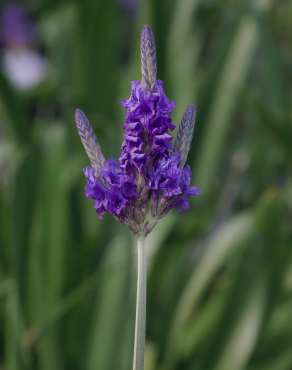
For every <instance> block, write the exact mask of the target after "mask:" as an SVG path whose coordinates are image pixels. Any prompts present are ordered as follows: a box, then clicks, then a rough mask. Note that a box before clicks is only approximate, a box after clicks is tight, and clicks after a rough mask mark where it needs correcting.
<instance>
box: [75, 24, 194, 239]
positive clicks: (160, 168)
mask: <svg viewBox="0 0 292 370" xmlns="http://www.w3.org/2000/svg"><path fill="white" fill-rule="evenodd" d="M141 71H142V82H139V81H132V91H131V95H130V98H129V99H128V100H122V101H121V104H122V105H123V107H125V108H126V109H127V111H126V120H125V123H124V125H123V129H124V130H125V131H126V133H125V134H124V142H123V144H122V152H121V155H120V158H119V163H118V161H117V160H116V159H114V158H110V159H108V160H107V161H106V165H104V164H102V165H100V161H101V159H102V158H103V156H102V153H101V151H100V152H99V150H100V147H99V144H98V142H97V140H96V138H95V136H94V134H93V131H92V128H91V126H90V124H89V122H88V120H87V119H86V117H85V115H84V114H83V113H82V114H81V113H79V114H78V117H77V118H78V122H77V127H78V131H79V134H80V136H81V139H82V143H83V144H84V147H85V149H86V151H87V153H88V156H89V158H90V160H91V162H92V165H93V166H94V170H92V169H91V168H90V167H87V168H86V169H85V170H84V173H85V175H86V178H87V181H88V184H87V185H86V187H85V192H86V193H85V195H86V196H87V197H88V198H92V199H94V200H95V204H94V205H95V208H96V212H98V213H101V217H102V214H103V213H104V212H109V213H111V214H112V215H113V216H114V217H115V218H117V219H118V220H119V221H120V222H123V223H124V224H125V225H126V226H127V227H128V229H129V230H130V231H131V232H132V233H133V234H137V233H138V232H144V233H145V234H148V233H149V232H151V230H152V229H153V227H154V226H155V225H156V223H157V222H158V220H159V219H161V218H162V217H164V216H165V215H166V214H167V213H168V211H169V210H170V209H172V208H173V207H176V206H178V211H179V213H182V212H183V210H186V211H187V210H188V209H189V203H188V198H189V196H191V195H197V194H200V193H201V190H200V189H198V188H197V187H196V186H191V185H190V183H191V170H190V166H186V167H185V168H183V167H184V164H185V162H186V160H187V155H188V152H189V149H190V143H191V139H192V135H193V130H194V124H195V116H196V110H195V107H194V106H193V105H191V106H189V107H188V108H187V109H186V112H185V114H184V116H183V119H182V121H181V124H180V127H179V130H178V135H177V138H176V140H175V145H174V146H173V145H172V143H171V141H172V139H173V136H172V135H171V131H173V130H174V128H175V125H173V124H172V122H171V118H170V117H169V114H171V112H172V110H173V109H174V108H175V103H174V102H172V101H171V100H169V99H168V98H167V97H166V95H165V93H164V90H163V82H162V81H160V80H156V72H157V65H156V52H155V43H154V36H153V34H152V31H151V29H150V27H149V26H145V27H144V28H143V31H142V36H141ZM100 158H101V159H100ZM103 162H104V159H103ZM151 198H152V202H151ZM150 205H151V220H149V221H148V222H145V217H146V215H147V212H148V210H149V207H150ZM144 222H145V224H144V226H143V223H144Z"/></svg>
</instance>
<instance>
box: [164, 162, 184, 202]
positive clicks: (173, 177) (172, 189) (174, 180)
mask: <svg viewBox="0 0 292 370" xmlns="http://www.w3.org/2000/svg"><path fill="white" fill-rule="evenodd" d="M181 173H182V169H181V168H174V167H171V168H170V169H169V170H168V171H167V173H166V180H165V181H164V182H162V183H161V184H160V188H161V189H162V190H163V191H164V198H166V197H171V196H172V195H179V194H181V193H182V191H181V188H180V186H179V183H180V177H181Z"/></svg>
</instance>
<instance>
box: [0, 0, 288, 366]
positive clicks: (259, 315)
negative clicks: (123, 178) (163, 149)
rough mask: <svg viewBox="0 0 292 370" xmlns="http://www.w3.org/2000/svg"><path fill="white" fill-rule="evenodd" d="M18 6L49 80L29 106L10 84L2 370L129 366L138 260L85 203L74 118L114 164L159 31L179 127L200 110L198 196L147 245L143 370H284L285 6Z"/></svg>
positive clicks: (2, 103) (3, 195)
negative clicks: (147, 46) (145, 34)
mask: <svg viewBox="0 0 292 370" xmlns="http://www.w3.org/2000/svg"><path fill="white" fill-rule="evenodd" d="M23 4H24V5H25V6H26V9H27V11H28V14H29V18H30V20H31V22H32V23H35V24H36V25H37V27H38V28H37V29H38V44H37V46H35V47H36V48H37V50H38V52H40V53H42V54H43V55H44V56H45V58H46V60H47V61H48V65H49V67H48V68H49V70H48V76H47V78H46V79H44V80H43V81H42V82H41V83H40V84H39V85H38V86H36V87H35V88H33V89H29V90H26V91H18V90H17V89H15V88H14V87H12V86H11V84H10V82H9V79H8V78H7V76H6V75H5V73H4V72H3V71H2V72H1V74H0V120H1V141H0V187H1V188H0V214H1V221H0V367H2V368H4V369H9V370H12V369H17V370H18V369H52V368H54V369H56V370H59V369H60V370H61V369H66V368H67V369H89V370H91V369H92V370H95V369H96V370H98V369H102V370H108V369H112V368H116V369H122V370H123V369H125V370H126V369H129V368H131V366H132V349H133V340H134V317H135V293H136V287H135V284H136V282H135V271H134V269H133V267H132V266H133V265H134V261H135V260H136V256H135V255H133V253H134V252H135V244H133V243H134V241H133V240H132V239H131V237H130V236H129V235H128V232H127V230H126V228H124V227H123V225H119V224H117V223H116V222H115V220H111V219H110V217H107V216H105V217H104V220H103V221H100V220H98V217H96V215H95V213H94V209H93V208H92V204H91V202H89V201H86V199H84V197H83V188H84V186H85V179H84V175H83V173H82V172H81V171H80V169H81V168H84V167H85V166H86V165H87V163H88V162H87V157H86V154H85V153H84V151H83V147H82V145H81V144H80V141H79V137H78V135H77V132H76V127H75V124H74V111H75V108H76V107H80V108H81V109H82V110H84V111H86V114H87V116H88V118H89V120H90V123H91V125H92V126H93V128H94V131H95V133H96V135H97V136H98V138H99V142H100V144H101V146H102V148H103V151H104V155H105V157H106V158H109V157H118V156H119V155H120V150H119V147H120V145H121V143H122V141H123V139H122V124H123V122H124V109H123V108H122V107H121V106H120V104H119V101H120V100H121V99H122V98H125V97H128V96H129V94H130V87H131V86H130V83H129V81H130V80H135V79H139V78H140V56H139V53H137V52H136V51H137V48H138V47H139V42H140V31H141V29H142V26H143V25H144V24H149V25H150V26H151V28H152V29H153V32H154V34H155V41H156V50H157V63H158V76H157V77H158V78H159V79H161V80H163V81H164V86H165V90H166V95H167V96H168V97H169V98H170V99H171V100H173V101H176V103H177V108H176V109H175V110H174V112H173V114H172V118H173V123H174V124H176V125H177V126H178V124H179V122H180V119H181V117H182V115H183V112H184V110H185V108H186V106H187V105H189V104H191V103H193V102H195V104H196V108H197V119H196V127H195V131H194V140H193V143H192V147H191V150H190V153H189V156H188V161H187V164H189V165H190V166H191V169H192V173H193V176H194V181H193V183H192V185H194V184H195V185H197V186H198V187H199V188H200V189H202V195H200V197H195V198H194V200H193V204H190V210H189V211H188V212H185V213H184V215H183V216H180V215H179V214H176V213H177V212H176V211H174V210H173V211H171V212H170V213H169V214H168V217H167V218H165V219H163V220H162V221H161V223H160V225H159V229H157V230H155V229H154V231H153V233H152V234H151V235H150V236H149V241H148V243H147V244H148V245H149V248H148V265H149V272H148V296H147V302H148V312H147V337H146V357H145V361H146V364H145V368H146V369H148V370H150V369H151V370H152V369H153V370H154V369H159V370H164V369H165V370H166V369H167V370H170V369H180V370H181V369H184V370H185V369H186V370H188V369H192V370H194V369H195V370H199V369H200V370H211V369H212V370H213V369H214V370H229V369H230V370H237V369H248V370H270V369H271V370H274V369H277V370H286V369H287V370H289V369H290V368H291V366H292V355H291V344H292V343H291V341H292V327H291V312H292V310H291V308H292V300H291V299H292V298H291V291H292V280H291V276H292V255H291V239H292V238H291V207H292V190H291V186H292V179H291V148H292V145H291V144H292V133H291V103H290V101H291V86H290V85H291V53H292V45H291V25H290V24H291V17H292V6H291V3H290V2H288V1H283V2H278V1H272V0H264V1H263V0H262V1H259V0H258V1H253V2H248V1H236V2H235V1H227V0H226V1H195V0H193V1H190V0H181V1H164V0H156V1H141V2H140V3H138V2H136V1H119V2H117V1H106V2H103V1H95V2H91V1H82V2H81V1H80V2H79V1H70V2H69V1H63V0H54V1H53V0H46V1H42V2H37V1H33V0H30V1H27V2H25V3H23ZM3 7H4V4H3V3H1V12H2V10H3ZM4 52H5V49H4V48H3V49H2V54H3V53H4ZM191 202H192V200H191ZM191 202H190V203H191ZM108 230H110V233H109V232H108ZM150 238H151V240H150Z"/></svg>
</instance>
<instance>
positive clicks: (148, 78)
mask: <svg viewBox="0 0 292 370" xmlns="http://www.w3.org/2000/svg"><path fill="white" fill-rule="evenodd" d="M141 72H142V80H141V85H142V89H143V90H145V91H147V90H149V91H150V92H154V89H155V84H156V73H157V65H156V49H155V41H154V35H153V32H152V30H151V28H150V27H149V26H144V27H143V30H142V34H141Z"/></svg>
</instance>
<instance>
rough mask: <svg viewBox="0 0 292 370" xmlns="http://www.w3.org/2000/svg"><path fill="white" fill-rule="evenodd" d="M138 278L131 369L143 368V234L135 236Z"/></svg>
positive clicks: (144, 313) (145, 269)
mask: <svg viewBox="0 0 292 370" xmlns="http://www.w3.org/2000/svg"><path fill="white" fill-rule="evenodd" d="M137 247H138V278H137V301H136V325H135V342H134V361H133V370H144V352H145V328H146V284H147V261H146V243H145V234H144V233H139V234H138V236H137Z"/></svg>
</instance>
